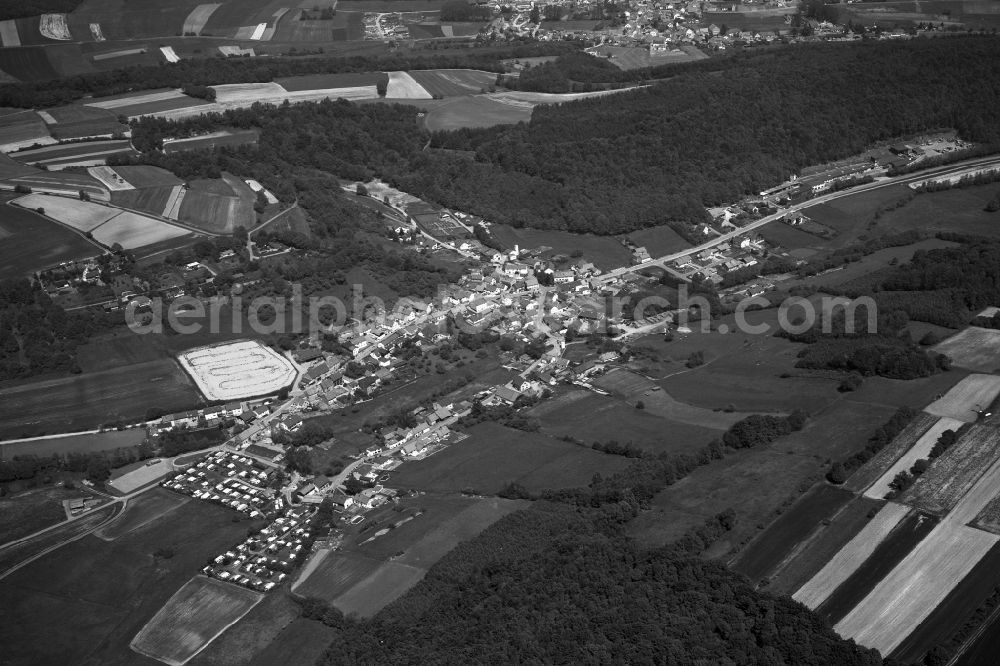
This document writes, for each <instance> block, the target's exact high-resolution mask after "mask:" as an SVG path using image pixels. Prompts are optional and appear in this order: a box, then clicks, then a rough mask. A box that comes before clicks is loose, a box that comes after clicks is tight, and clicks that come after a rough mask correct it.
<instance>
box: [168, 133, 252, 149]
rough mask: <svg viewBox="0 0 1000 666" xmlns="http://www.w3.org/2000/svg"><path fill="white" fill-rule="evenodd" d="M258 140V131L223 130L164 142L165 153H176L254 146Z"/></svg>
mask: <svg viewBox="0 0 1000 666" xmlns="http://www.w3.org/2000/svg"><path fill="white" fill-rule="evenodd" d="M258 138H259V132H258V131H257V130H222V131H219V132H212V133H210V134H206V135H202V136H193V137H190V138H187V139H175V140H173V141H164V142H163V152H164V153H176V152H180V151H183V150H204V149H210V150H211V149H214V148H216V147H220V146H245V145H253V144H256V143H257V140H258Z"/></svg>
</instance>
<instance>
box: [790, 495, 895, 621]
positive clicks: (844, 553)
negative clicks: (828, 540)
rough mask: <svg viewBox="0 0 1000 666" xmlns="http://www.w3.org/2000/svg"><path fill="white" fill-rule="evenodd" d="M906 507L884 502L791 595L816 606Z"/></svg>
mask: <svg viewBox="0 0 1000 666" xmlns="http://www.w3.org/2000/svg"><path fill="white" fill-rule="evenodd" d="M910 511H911V509H910V507H908V506H906V505H903V504H895V503H893V502H888V503H887V504H886V505H885V506H884V507H882V509H881V510H880V511H879V512H878V513H877V514H876V515H875V517H874V518H872V519H871V520H870V521H869V522H868V523H867V524H866V525H865V526H864V527H863V528H862V529H861V531H859V532H858V533H857V534H856V535H855V536H854V538H852V539H851V540H850V541H848V542H847V543H846V544H845V545H844V547H843V548H841V549H840V550H839V551H837V553H836V554H835V555H834V556H833V557H832V558H830V560H829V561H828V562H827V563H826V565H825V566H823V568H822V569H820V570H819V571H818V572H817V573H816V574H815V575H814V576H813V577H812V578H811V579H810V580H809V582H807V583H806V584H805V585H803V586H802V587H801V588H799V589H798V591H796V592H795V594H793V595H792V598H793V599H795V600H796V601H798V602H800V603H803V604H805V605H806V606H808V607H809V608H812V609H816V608H818V607H819V605H820V604H822V603H823V602H824V601H826V599H827V598H828V597H829V596H830V595H831V594H833V592H834V590H836V589H837V588H838V587H840V586H841V585H842V584H843V583H844V581H846V580H847V579H848V578H850V576H851V574H853V573H854V572H855V571H857V569H858V567H860V566H861V564H862V563H864V562H865V560H867V559H868V558H869V557H870V556H871V554H872V553H873V552H875V549H876V548H877V547H878V545H879V544H880V543H882V541H884V540H885V538H886V537H887V536H888V535H889V533H890V532H892V530H893V529H895V527H896V526H897V525H899V523H900V522H902V520H903V519H904V518H905V517H906V516H907V514H909V513H910Z"/></svg>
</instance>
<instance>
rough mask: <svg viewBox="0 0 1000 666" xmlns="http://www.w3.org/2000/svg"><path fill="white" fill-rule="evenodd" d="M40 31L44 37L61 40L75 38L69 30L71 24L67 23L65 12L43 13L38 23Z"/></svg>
mask: <svg viewBox="0 0 1000 666" xmlns="http://www.w3.org/2000/svg"><path fill="white" fill-rule="evenodd" d="M38 31H39V32H41V33H42V37H48V38H49V39H58V40H60V41H67V40H70V39H73V35H71V34H70V32H69V25H68V24H67V23H66V15H65V14H42V18H41V20H40V21H39V23H38Z"/></svg>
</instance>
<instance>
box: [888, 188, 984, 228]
mask: <svg viewBox="0 0 1000 666" xmlns="http://www.w3.org/2000/svg"><path fill="white" fill-rule="evenodd" d="M996 192H997V186H996V185H995V184H992V185H978V186H975V187H966V188H962V189H954V190H945V191H942V192H931V193H928V194H919V195H917V196H916V197H914V198H913V200H912V201H911V202H910V203H908V204H907V205H905V206H903V207H902V208H897V209H896V210H893V211H890V212H888V213H886V214H885V215H883V216H882V217H881V218H880V220H879V223H878V226H877V227H876V229H878V230H880V231H882V230H892V231H895V232H899V231H905V230H907V229H918V230H922V231H928V232H931V233H937V232H940V231H954V232H957V233H963V234H970V235H974V236H986V237H989V238H997V237H998V235H1000V227H998V226H997V220H996V217H997V216H996V214H994V213H988V212H986V211H985V210H984V208H986V204H987V203H988V202H989V201H990V199H992V198H993V197H995V196H996Z"/></svg>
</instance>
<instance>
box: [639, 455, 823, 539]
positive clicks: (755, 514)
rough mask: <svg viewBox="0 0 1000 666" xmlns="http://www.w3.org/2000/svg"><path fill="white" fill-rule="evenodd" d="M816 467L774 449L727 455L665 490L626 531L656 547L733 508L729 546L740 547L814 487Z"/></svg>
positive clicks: (813, 463)
mask: <svg viewBox="0 0 1000 666" xmlns="http://www.w3.org/2000/svg"><path fill="white" fill-rule="evenodd" d="M818 468H819V465H818V464H817V463H816V461H815V460H813V459H811V458H809V457H805V456H798V455H788V454H785V453H778V452H776V451H772V450H746V449H744V450H740V451H734V452H727V454H726V457H725V458H724V459H723V460H718V461H714V462H713V463H712V464H711V465H708V466H705V467H699V468H698V469H696V470H694V471H693V472H692V473H691V474H689V475H688V476H687V477H686V478H684V479H682V480H681V481H679V482H677V483H675V484H674V485H672V486H669V487H668V488H666V489H665V490H663V491H661V492H660V493H659V494H658V495H657V496H656V498H655V499H654V500H653V501H652V506H651V511H648V512H643V513H640V514H639V516H638V517H637V518H635V519H634V520H632V521H631V522H630V523H629V526H628V532H629V533H630V534H631V535H632V536H634V537H635V538H636V540H637V541H638V542H639V543H640V544H641V545H643V546H646V547H651V548H655V547H659V546H662V545H664V544H666V543H670V542H672V541H674V540H675V539H677V538H679V537H681V536H683V535H684V534H685V533H686V532H687V531H688V530H690V529H691V528H693V527H695V526H698V525H701V524H703V523H704V521H705V520H706V519H708V518H710V517H711V516H714V515H716V514H718V513H719V512H720V511H725V510H726V509H730V508H732V509H734V510H735V511H736V515H737V526H736V528H735V529H734V530H733V531H732V532H731V533H730V534H729V535H728V538H727V542H728V544H729V545H734V544H737V543H740V542H741V541H742V540H743V539H746V538H748V537H750V536H752V535H754V534H756V532H757V530H760V529H764V528H765V527H766V526H767V523H769V522H770V521H771V520H773V519H774V512H775V510H776V509H777V508H778V507H779V506H781V505H782V504H783V503H784V502H786V501H787V500H788V499H789V498H790V497H798V496H799V495H800V494H801V493H802V492H803V491H804V490H805V488H803V487H802V486H803V484H808V486H812V485H813V483H814V482H815V480H816V479H817V478H818V477H819V473H818V472H819V469H818Z"/></svg>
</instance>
